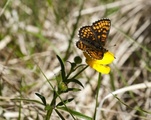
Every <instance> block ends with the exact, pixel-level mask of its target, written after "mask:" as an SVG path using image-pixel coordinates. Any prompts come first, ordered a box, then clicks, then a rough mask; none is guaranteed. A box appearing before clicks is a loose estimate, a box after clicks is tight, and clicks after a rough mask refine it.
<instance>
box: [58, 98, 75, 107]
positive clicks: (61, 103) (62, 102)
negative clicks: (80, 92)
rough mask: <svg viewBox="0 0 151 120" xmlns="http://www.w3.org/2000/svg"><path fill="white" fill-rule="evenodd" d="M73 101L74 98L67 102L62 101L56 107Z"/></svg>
mask: <svg viewBox="0 0 151 120" xmlns="http://www.w3.org/2000/svg"><path fill="white" fill-rule="evenodd" d="M73 99H74V98H70V99H67V100H63V101H61V102H59V103H58V104H57V106H62V105H64V104H67V103H69V102H71V101H72V100H73Z"/></svg>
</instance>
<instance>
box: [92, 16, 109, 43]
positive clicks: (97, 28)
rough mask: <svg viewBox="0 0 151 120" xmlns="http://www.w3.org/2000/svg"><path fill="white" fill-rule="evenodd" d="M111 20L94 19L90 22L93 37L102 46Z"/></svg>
mask: <svg viewBox="0 0 151 120" xmlns="http://www.w3.org/2000/svg"><path fill="white" fill-rule="evenodd" d="M110 26H111V21H110V20H109V19H107V18H104V19H101V20H99V21H96V22H94V23H93V24H92V29H93V30H94V33H95V37H96V39H97V40H98V42H99V43H100V45H101V46H104V45H105V43H106V39H107V37H108V34H109V31H110Z"/></svg>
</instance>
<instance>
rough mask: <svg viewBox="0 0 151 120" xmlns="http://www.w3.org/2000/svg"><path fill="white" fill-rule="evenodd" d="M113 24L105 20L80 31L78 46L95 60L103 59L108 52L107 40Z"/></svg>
mask: <svg viewBox="0 0 151 120" xmlns="http://www.w3.org/2000/svg"><path fill="white" fill-rule="evenodd" d="M110 26H111V22H110V20H109V19H107V18H104V19H101V20H98V21H96V22H94V23H93V24H92V26H84V27H82V28H81V29H80V30H79V38H80V40H79V41H77V43H76V46H77V47H78V48H79V49H81V50H82V51H84V52H86V53H87V54H88V55H89V56H91V57H92V58H93V59H97V60H99V59H102V58H103V56H104V53H105V52H107V51H108V50H106V49H105V48H104V46H105V43H106V39H107V37H108V34H109V30H110Z"/></svg>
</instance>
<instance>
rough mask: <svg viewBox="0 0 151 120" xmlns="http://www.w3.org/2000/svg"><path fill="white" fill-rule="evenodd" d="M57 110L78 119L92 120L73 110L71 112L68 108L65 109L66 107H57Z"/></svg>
mask: <svg viewBox="0 0 151 120" xmlns="http://www.w3.org/2000/svg"><path fill="white" fill-rule="evenodd" d="M57 108H58V109H61V110H64V111H66V112H69V113H71V114H72V115H74V116H77V117H78V118H81V119H84V120H92V118H91V117H89V116H87V115H84V114H82V113H80V112H77V111H74V110H71V109H70V108H66V107H57Z"/></svg>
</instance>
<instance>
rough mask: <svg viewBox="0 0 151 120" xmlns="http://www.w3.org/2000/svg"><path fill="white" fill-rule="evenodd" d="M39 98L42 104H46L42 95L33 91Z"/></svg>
mask: <svg viewBox="0 0 151 120" xmlns="http://www.w3.org/2000/svg"><path fill="white" fill-rule="evenodd" d="M35 94H36V95H37V96H38V97H39V98H40V99H41V101H42V102H43V104H44V105H45V106H46V99H45V97H44V96H42V95H40V94H39V93H35Z"/></svg>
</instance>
